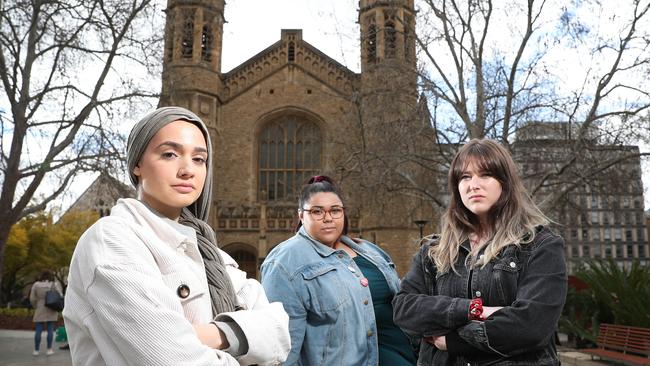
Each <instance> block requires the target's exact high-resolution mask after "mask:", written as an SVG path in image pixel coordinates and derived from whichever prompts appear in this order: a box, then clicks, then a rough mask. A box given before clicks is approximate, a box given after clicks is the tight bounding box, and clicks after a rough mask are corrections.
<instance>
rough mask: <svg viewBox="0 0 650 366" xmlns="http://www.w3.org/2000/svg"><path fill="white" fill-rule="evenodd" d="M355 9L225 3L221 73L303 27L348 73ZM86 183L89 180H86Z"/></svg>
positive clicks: (355, 37) (331, 4)
mask: <svg viewBox="0 0 650 366" xmlns="http://www.w3.org/2000/svg"><path fill="white" fill-rule="evenodd" d="M357 10H358V0H329V1H325V0H273V1H269V0H231V1H228V2H227V4H226V8H225V19H226V24H225V26H224V37H223V48H222V72H228V71H230V70H232V69H233V68H235V67H236V66H238V65H240V64H242V63H243V62H245V61H246V60H248V59H249V58H251V57H253V56H254V55H256V54H257V53H259V52H260V51H262V50H264V49H265V48H267V47H268V46H270V45H272V44H273V43H275V42H277V41H278V40H279V39H280V31H281V29H302V31H303V39H304V40H305V41H307V42H308V43H310V44H311V45H313V46H315V47H316V48H318V49H319V50H321V51H323V52H324V53H325V54H327V55H329V56H330V57H332V58H334V59H336V60H337V61H338V62H340V63H341V64H343V65H344V66H346V67H348V68H349V69H351V70H352V71H355V72H359V70H360V62H359V48H360V47H359V26H358V24H357V20H358V19H357V17H358V13H357ZM644 150H645V151H647V150H648V147H644ZM642 169H643V171H645V172H647V173H646V174H644V179H643V180H644V187H645V192H646V194H645V208H646V210H647V209H650V166H648V164H645V165H644V166H643V167H642ZM87 181H88V184H89V183H90V181H91V180H90V179H88V180H87ZM80 183H81V182H80ZM85 185H87V184H85ZM79 186H84V184H83V183H81V184H79ZM69 196H75V195H74V194H72V195H69ZM70 199H71V198H70V197H69V198H68V199H67V201H70ZM63 206H64V207H65V206H66V204H65V203H64V204H63Z"/></svg>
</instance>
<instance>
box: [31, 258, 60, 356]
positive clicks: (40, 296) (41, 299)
mask: <svg viewBox="0 0 650 366" xmlns="http://www.w3.org/2000/svg"><path fill="white" fill-rule="evenodd" d="M50 290H54V291H57V292H58V293H59V294H60V293H61V292H62V291H61V286H60V285H59V284H58V283H57V282H56V281H55V280H54V275H53V274H52V272H50V271H43V272H41V275H40V276H39V277H38V280H37V281H36V282H34V284H33V285H32V289H31V290H30V292H29V302H30V303H31V304H32V307H33V308H34V316H33V317H32V321H33V322H34V326H35V328H36V329H35V332H34V352H33V353H32V354H33V355H34V356H38V354H39V352H40V348H41V334H42V333H43V330H44V329H47V351H46V352H45V354H46V355H48V356H49V355H52V354H54V350H53V349H52V344H53V342H54V326H55V325H56V321H57V320H58V319H59V312H58V311H56V310H52V309H50V308H48V307H47V306H45V297H46V294H47V292H48V291H50Z"/></svg>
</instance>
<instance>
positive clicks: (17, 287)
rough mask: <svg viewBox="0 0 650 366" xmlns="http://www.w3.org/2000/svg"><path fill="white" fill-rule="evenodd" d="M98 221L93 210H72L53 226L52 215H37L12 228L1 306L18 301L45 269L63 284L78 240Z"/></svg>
mask: <svg viewBox="0 0 650 366" xmlns="http://www.w3.org/2000/svg"><path fill="white" fill-rule="evenodd" d="M98 218H99V216H98V215H97V213H96V212H93V211H71V212H68V213H66V214H65V215H64V216H63V217H62V218H61V219H60V220H59V221H58V222H56V223H54V222H53V219H52V214H51V213H46V212H39V213H36V214H33V215H29V216H27V217H25V218H23V219H22V220H20V221H19V222H18V223H17V224H16V225H14V226H13V227H12V229H11V233H10V235H9V240H8V242H7V248H6V261H5V266H4V269H3V272H4V273H3V279H4V280H3V282H2V303H6V302H8V301H17V300H20V299H21V298H22V297H23V296H24V294H23V293H22V289H23V288H24V287H25V285H26V284H28V283H30V282H32V281H33V280H34V277H35V276H37V275H38V273H40V272H41V271H42V270H45V269H48V270H51V271H53V272H54V273H55V274H56V276H57V278H58V279H59V281H61V282H63V283H64V280H65V275H66V273H67V267H68V265H69V264H70V259H71V257H72V252H73V251H74V248H75V245H76V244H77V240H79V237H80V236H81V234H83V232H84V231H85V230H86V229H87V228H88V227H89V226H90V225H92V224H93V223H94V222H95V221H97V219H98Z"/></svg>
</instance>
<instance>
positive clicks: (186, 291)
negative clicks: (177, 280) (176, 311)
mask: <svg viewBox="0 0 650 366" xmlns="http://www.w3.org/2000/svg"><path fill="white" fill-rule="evenodd" d="M176 294H178V297H180V298H181V299H185V298H187V297H188V296H190V287H189V286H188V285H186V284H182V285H180V286H178V288H177V289H176Z"/></svg>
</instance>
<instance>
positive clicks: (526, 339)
mask: <svg viewBox="0 0 650 366" xmlns="http://www.w3.org/2000/svg"><path fill="white" fill-rule="evenodd" d="M430 245H435V239H434V242H433V243H432V244H430ZM428 251H429V245H423V246H422V248H421V250H420V251H419V253H417V254H416V256H415V258H414V260H413V265H412V267H411V270H410V271H409V272H408V273H407V274H406V277H405V278H404V280H403V281H402V284H401V289H400V291H399V293H398V294H397V295H396V296H395V298H394V299H393V308H394V312H395V313H394V316H395V324H397V325H398V326H400V327H401V328H402V329H404V331H405V332H407V333H409V334H411V335H413V336H419V337H428V336H438V335H445V336H446V341H447V350H448V351H447V352H444V351H440V350H438V349H437V348H436V347H434V346H432V345H431V344H429V343H427V342H424V341H422V342H421V345H420V356H419V359H418V365H463V366H468V365H559V360H558V357H557V353H556V350H555V344H554V337H553V333H554V331H555V328H556V325H557V321H558V319H559V317H560V314H561V312H562V308H563V306H564V301H565V298H566V291H567V276H566V264H565V260H564V240H563V239H562V238H561V237H559V236H557V235H554V234H553V233H552V232H551V231H550V230H549V229H548V228H544V227H539V228H538V230H537V234H536V236H535V238H534V240H533V241H532V242H531V243H528V244H521V245H520V246H517V245H509V246H507V247H505V248H504V249H503V250H502V251H501V253H499V255H498V256H497V257H496V258H495V259H493V260H492V261H491V262H490V263H488V264H487V265H486V266H485V267H483V268H481V267H480V266H479V267H476V268H474V269H473V270H471V271H470V269H469V268H468V267H467V266H465V261H466V259H467V256H468V254H469V251H470V250H469V242H468V241H466V242H465V243H463V244H462V245H461V248H460V250H459V254H458V260H457V261H456V264H455V268H456V271H457V272H458V273H455V272H454V271H453V270H450V271H447V272H444V273H439V272H438V271H437V270H436V267H435V263H433V262H432V261H431V259H430V258H429V257H428V255H427V253H428ZM480 254H481V253H479V255H480ZM476 297H480V298H481V299H482V300H483V306H503V309H501V310H499V311H497V312H495V313H494V314H492V315H491V316H490V317H489V318H487V319H486V320H484V321H470V320H469V316H468V310H469V304H470V301H471V299H472V298H476Z"/></svg>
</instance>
